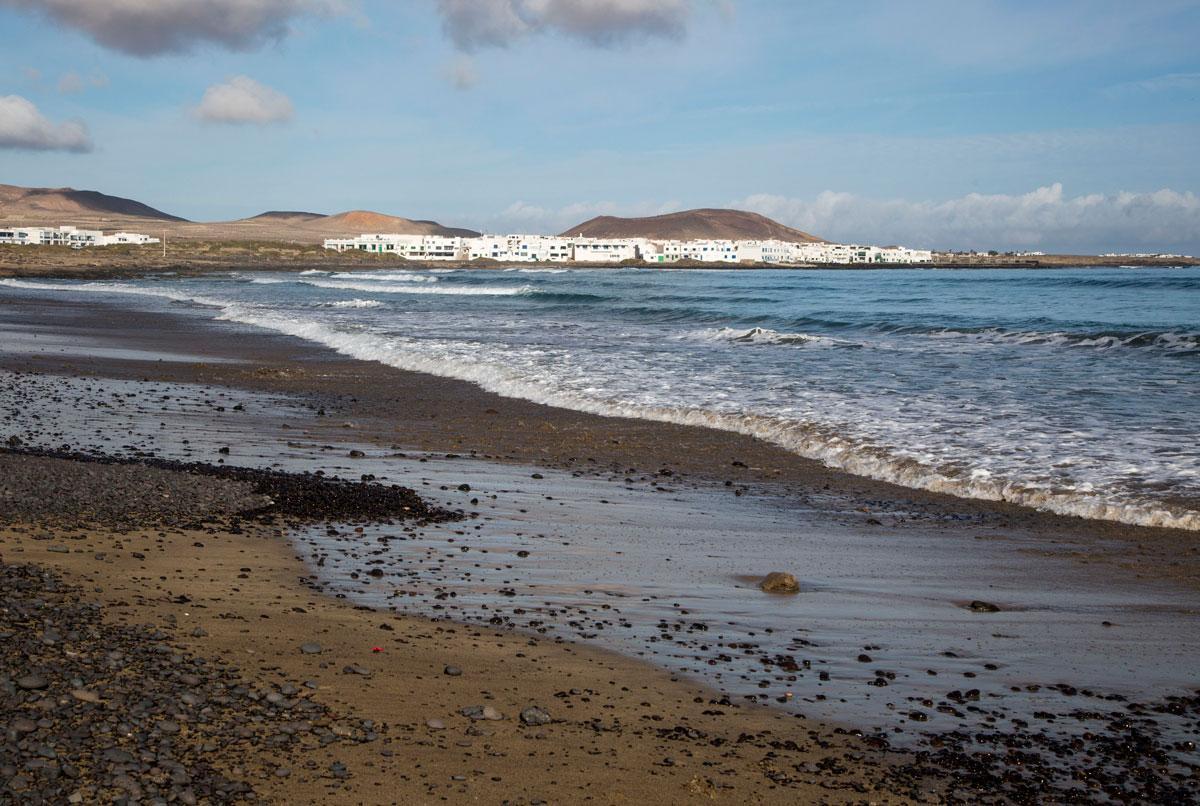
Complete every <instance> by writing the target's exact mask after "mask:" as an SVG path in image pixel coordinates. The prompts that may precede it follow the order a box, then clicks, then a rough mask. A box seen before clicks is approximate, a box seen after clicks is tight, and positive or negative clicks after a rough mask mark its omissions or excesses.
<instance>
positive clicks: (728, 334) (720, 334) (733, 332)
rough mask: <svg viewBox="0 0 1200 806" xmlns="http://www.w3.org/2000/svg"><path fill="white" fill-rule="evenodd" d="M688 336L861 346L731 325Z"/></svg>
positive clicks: (735, 342)
mask: <svg viewBox="0 0 1200 806" xmlns="http://www.w3.org/2000/svg"><path fill="white" fill-rule="evenodd" d="M689 336H692V337H695V338H699V339H701V340H703V341H717V342H721V341H724V342H732V343H733V344H784V345H789V344H790V345H808V346H821V347H861V346H862V345H861V344H859V343H858V342H854V341H849V340H846V339H835V338H831V337H829V336H814V335H811V334H808V333H780V332H779V331H777V330H771V329H770V328H765V327H752V328H750V329H749V330H742V329H739V328H733V327H721V328H710V329H708V330H700V331H694V332H693V333H690V334H689Z"/></svg>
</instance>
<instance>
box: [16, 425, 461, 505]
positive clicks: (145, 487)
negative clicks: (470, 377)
mask: <svg viewBox="0 0 1200 806" xmlns="http://www.w3.org/2000/svg"><path fill="white" fill-rule="evenodd" d="M8 444H9V446H10V447H9V448H8V449H0V519H7V520H8V521H10V522H20V521H29V520H33V519H51V520H53V521H55V522H58V523H65V522H76V523H113V522H114V521H116V522H119V523H123V524H130V525H133V526H140V527H144V526H147V525H150V524H176V525H178V524H196V523H197V521H200V520H206V519H212V518H215V517H221V516H229V515H237V516H240V517H242V518H253V519H256V520H259V521H271V520H273V519H275V518H282V519H284V520H286V521H288V522H290V523H297V522H300V521H312V520H344V521H353V520H381V519H390V518H403V519H411V520H414V521H417V522H424V523H430V522H439V523H440V522H446V521H453V520H458V519H460V518H462V513H461V512H450V511H449V510H446V509H443V508H440V507H435V506H431V505H429V504H427V503H426V502H425V501H424V500H423V499H422V498H421V497H420V496H419V495H417V493H416V492H414V491H413V490H410V489H408V488H407V487H401V486H400V485H396V484H377V483H372V482H373V481H374V479H372V478H364V479H361V480H360V481H347V480H344V479H331V478H326V477H324V476H323V475H320V474H319V473H312V474H309V473H283V472H278V471H273V470H265V469H260V468H249V467H235V466H230V465H219V464H211V463H206V462H179V461H172V460H167V459H159V458H155V457H148V456H147V457H137V458H129V457H113V456H106V455H99V454H87V453H79V452H74V451H70V450H44V449H32V448H25V449H22V448H21V447H20V445H21V440H20V439H19V438H18V437H10V439H9V441H8Z"/></svg>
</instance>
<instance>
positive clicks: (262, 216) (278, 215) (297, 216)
mask: <svg viewBox="0 0 1200 806" xmlns="http://www.w3.org/2000/svg"><path fill="white" fill-rule="evenodd" d="M316 218H325V214H324V213H305V212H302V211H300V210H268V211H267V212H265V213H259V214H258V215H253V216H250V217H249V218H243V219H242V221H312V220H313V219H316Z"/></svg>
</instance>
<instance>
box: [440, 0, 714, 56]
mask: <svg viewBox="0 0 1200 806" xmlns="http://www.w3.org/2000/svg"><path fill="white" fill-rule="evenodd" d="M694 2H695V0H437V4H438V11H439V12H440V13H441V15H442V22H443V25H444V27H445V30H446V33H447V34H448V35H449V36H450V38H451V40H453V42H454V44H455V45H457V46H458V47H459V48H460V49H462V50H466V51H473V50H478V49H479V48H483V47H507V46H508V45H511V44H513V43H514V42H517V41H518V40H520V39H523V38H524V37H526V36H529V35H530V34H534V33H539V32H553V33H562V34H566V35H568V36H573V37H576V38H578V39H583V40H585V41H587V42H590V43H591V44H594V45H600V46H611V45H615V44H619V43H622V42H626V41H629V40H631V39H637V38H645V37H662V38H669V39H678V38H680V37H682V36H683V34H684V32H685V31H686V29H687V24H688V21H689V19H690V17H691V12H692V6H693V4H694Z"/></svg>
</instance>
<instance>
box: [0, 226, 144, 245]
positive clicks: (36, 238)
mask: <svg viewBox="0 0 1200 806" xmlns="http://www.w3.org/2000/svg"><path fill="white" fill-rule="evenodd" d="M154 243H159V240H158V238H152V237H151V236H149V235H142V234H140V233H136V232H116V233H113V234H112V235H105V234H104V233H103V232H101V231H100V230H95V229H79V228H78V227H6V226H2V225H0V244H9V245H16V246H69V247H71V248H72V249H83V248H85V247H89V246H116V245H118V244H134V245H138V246H144V245H147V244H154Z"/></svg>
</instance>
